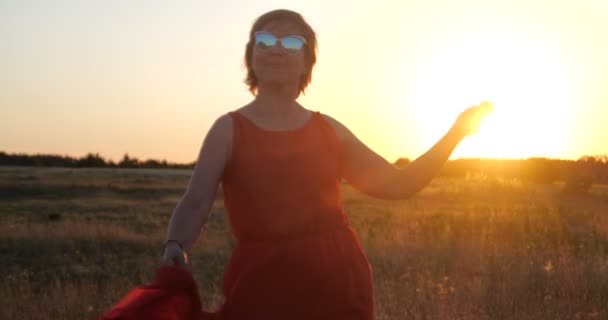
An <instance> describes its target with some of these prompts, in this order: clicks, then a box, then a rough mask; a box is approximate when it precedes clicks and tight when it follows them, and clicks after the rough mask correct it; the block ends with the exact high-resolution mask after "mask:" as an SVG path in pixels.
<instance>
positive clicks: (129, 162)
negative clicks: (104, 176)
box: [118, 153, 139, 168]
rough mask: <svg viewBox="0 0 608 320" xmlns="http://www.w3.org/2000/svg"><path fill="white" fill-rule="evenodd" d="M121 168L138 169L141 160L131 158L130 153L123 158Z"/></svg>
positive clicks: (119, 164) (120, 163)
mask: <svg viewBox="0 0 608 320" xmlns="http://www.w3.org/2000/svg"><path fill="white" fill-rule="evenodd" d="M118 166H119V167H121V168H137V167H138V166H139V160H138V159H137V158H131V157H129V154H128V153H125V155H124V156H123V157H122V160H120V162H119V163H118Z"/></svg>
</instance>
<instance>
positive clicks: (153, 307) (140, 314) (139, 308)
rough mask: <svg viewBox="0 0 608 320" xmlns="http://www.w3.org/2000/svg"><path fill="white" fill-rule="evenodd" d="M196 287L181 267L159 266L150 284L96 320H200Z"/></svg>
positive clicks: (131, 293)
mask: <svg viewBox="0 0 608 320" xmlns="http://www.w3.org/2000/svg"><path fill="white" fill-rule="evenodd" d="M210 318H212V314H209V313H206V312H203V310H202V307H201V300H200V296H199V294H198V287H197V285H196V282H195V281H194V278H193V277H192V275H191V274H190V273H189V272H188V271H186V270H184V269H183V268H181V267H169V266H163V267H160V268H159V269H158V270H157V271H156V278H155V279H154V281H152V283H151V284H149V285H145V286H142V287H137V288H134V289H132V290H131V291H130V292H129V293H128V294H127V295H126V296H125V297H123V298H122V299H121V300H120V301H119V302H118V303H117V304H115V305H114V306H112V307H111V308H110V309H109V310H108V311H107V312H106V313H105V314H103V315H102V316H101V317H99V318H98V320H136V319H137V320H143V319H146V320H161V319H163V320H202V319H210Z"/></svg>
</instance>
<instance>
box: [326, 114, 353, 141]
mask: <svg viewBox="0 0 608 320" xmlns="http://www.w3.org/2000/svg"><path fill="white" fill-rule="evenodd" d="M321 116H322V117H323V120H325V121H326V122H327V123H329V125H330V126H331V127H332V128H333V129H334V130H335V131H336V135H337V136H338V138H340V141H343V142H344V141H345V140H347V139H348V138H349V137H350V136H351V135H352V133H351V131H350V130H349V129H348V128H347V127H346V126H345V125H344V124H342V122H340V121H338V120H336V119H335V118H333V117H331V116H329V115H327V114H324V113H321Z"/></svg>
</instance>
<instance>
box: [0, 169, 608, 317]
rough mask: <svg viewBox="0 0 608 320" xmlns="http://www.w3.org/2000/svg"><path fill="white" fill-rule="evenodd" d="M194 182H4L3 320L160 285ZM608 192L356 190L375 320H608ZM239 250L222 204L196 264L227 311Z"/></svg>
mask: <svg viewBox="0 0 608 320" xmlns="http://www.w3.org/2000/svg"><path fill="white" fill-rule="evenodd" d="M188 174H189V172H188V171H180V170H163V171H154V170H107V169H104V170H95V169H80V170H76V169H33V168H2V169H0V258H1V259H2V261H3V263H2V264H1V265H0V268H1V269H0V270H2V273H1V274H2V278H0V281H1V283H0V285H1V288H0V319H83V318H91V317H94V316H96V315H98V314H100V313H101V312H102V311H103V310H104V309H105V308H107V307H108V306H109V305H111V304H112V303H113V302H115V301H116V300H117V299H118V298H120V297H121V296H122V295H124V294H125V293H126V292H127V291H128V290H129V289H130V288H132V287H134V286H137V285H141V284H143V283H146V282H148V281H149V280H150V279H151V278H152V276H153V272H154V269H155V267H156V266H157V265H158V260H159V254H160V252H159V247H160V244H161V243H162V240H163V237H164V232H165V230H166V224H167V222H168V219H169V217H170V215H171V212H172V210H173V208H174V206H175V204H176V203H177V201H178V200H179V197H180V196H181V192H183V190H184V188H185V185H186V183H187V178H188ZM607 190H608V188H606V187H605V186H595V187H594V188H593V189H592V190H591V192H590V193H589V194H586V195H571V194H565V193H563V192H561V187H560V186H559V185H544V186H538V185H526V184H522V183H520V182H518V181H515V180H507V181H505V180H497V179H488V178H485V177H479V176H477V177H469V178H467V179H464V180H447V179H438V180H436V181H434V182H433V183H432V184H431V185H430V186H428V187H427V188H425V190H423V191H422V192H421V193H420V194H419V195H418V196H416V197H415V198H413V199H411V200H407V201H394V202H389V201H380V200H376V199H372V198H369V197H366V196H364V195H361V194H359V193H358V192H356V191H354V190H352V189H350V188H349V187H348V186H346V187H345V190H344V205H345V208H346V210H347V212H348V213H349V216H350V218H351V222H352V224H353V226H354V227H355V229H356V230H357V231H358V233H359V235H360V238H361V240H362V243H363V246H364V248H365V251H366V253H367V255H368V257H369V259H370V261H371V264H372V267H373V269H374V279H375V285H376V288H375V289H376V293H375V294H376V308H377V318H378V319H379V320H383V319H606V318H608V307H607V306H608V192H607ZM233 245H234V240H233V239H232V237H231V236H230V232H229V230H228V222H227V219H226V216H225V214H224V208H223V206H222V204H221V201H217V202H216V205H215V207H214V211H213V215H212V217H211V219H210V221H209V224H208V227H207V228H206V232H205V233H204V235H203V237H201V239H200V241H199V243H198V245H197V246H196V250H195V252H194V253H193V259H194V264H195V270H194V275H195V278H196V279H197V281H198V283H199V286H200V290H201V295H202V298H203V303H204V305H205V307H206V308H207V309H213V308H215V307H217V306H218V305H219V304H220V303H221V276H222V272H223V268H224V266H225V264H226V262H227V261H228V259H229V257H230V253H231V249H232V246H233Z"/></svg>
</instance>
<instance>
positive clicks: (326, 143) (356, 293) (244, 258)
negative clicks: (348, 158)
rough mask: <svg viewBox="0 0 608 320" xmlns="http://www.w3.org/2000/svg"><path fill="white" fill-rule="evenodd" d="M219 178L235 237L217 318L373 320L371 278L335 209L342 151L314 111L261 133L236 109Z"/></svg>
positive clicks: (353, 235) (356, 243)
mask: <svg viewBox="0 0 608 320" xmlns="http://www.w3.org/2000/svg"><path fill="white" fill-rule="evenodd" d="M230 116H231V117H232V120H233V127H234V131H233V143H232V157H231V159H230V161H229V162H228V164H227V166H226V169H225V171H224V175H223V178H222V187H223V191H224V204H225V207H226V210H227V213H228V216H229V220H230V227H231V229H232V233H233V234H234V236H235V237H236V239H237V243H236V247H235V249H234V252H233V255H232V258H231V260H230V263H229V264H228V266H227V268H226V270H225V273H224V283H223V291H224V296H225V302H224V304H223V306H222V308H221V310H220V311H219V313H218V314H217V315H215V316H217V317H218V318H219V319H226V320H233V319H239V320H240V319H351V320H355V319H365V320H370V319H373V318H374V300H373V283H372V273H371V268H370V265H369V263H368V260H367V258H366V256H365V254H364V252H363V250H362V248H361V245H360V242H359V239H358V237H357V235H356V233H355V231H354V230H353V229H352V228H351V227H350V225H349V221H348V218H347V216H346V215H345V213H344V211H343V209H342V199H341V194H340V179H341V177H342V166H343V154H342V148H341V145H340V142H339V140H338V137H337V135H336V133H335V131H334V129H333V128H332V127H331V126H330V125H329V124H328V123H327V122H326V121H325V120H324V119H323V117H322V115H321V114H320V113H318V112H315V113H313V114H312V115H311V118H310V120H309V121H308V122H307V123H306V124H305V125H304V126H303V127H301V128H297V129H294V130H289V131H268V130H264V129H262V128H260V127H257V126H256V125H255V124H254V123H253V122H251V121H250V120H249V119H247V118H246V117H244V116H243V115H241V114H240V113H238V112H231V113H230Z"/></svg>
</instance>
